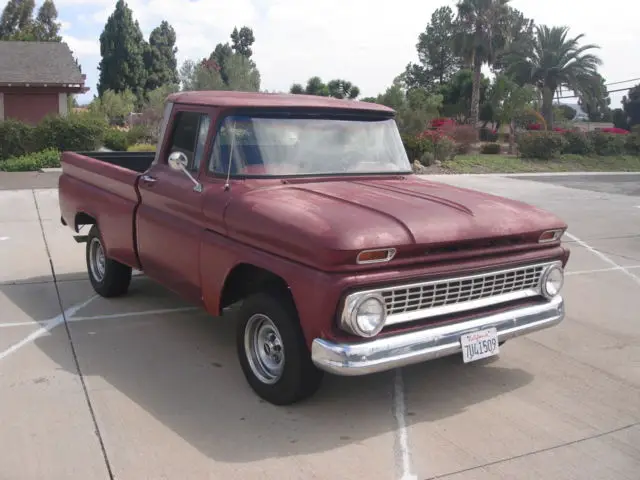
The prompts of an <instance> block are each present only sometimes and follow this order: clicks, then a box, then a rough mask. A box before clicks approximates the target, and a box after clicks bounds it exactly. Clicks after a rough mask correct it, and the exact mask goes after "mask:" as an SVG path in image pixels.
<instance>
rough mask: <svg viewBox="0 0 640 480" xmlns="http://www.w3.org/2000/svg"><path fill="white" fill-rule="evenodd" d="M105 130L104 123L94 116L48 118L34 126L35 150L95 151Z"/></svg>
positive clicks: (75, 115)
mask: <svg viewBox="0 0 640 480" xmlns="http://www.w3.org/2000/svg"><path fill="white" fill-rule="evenodd" d="M106 130H107V124H106V122H105V121H104V120H103V119H102V118H100V117H97V116H95V115H89V114H69V115H68V116H66V117H59V116H49V117H47V118H45V119H43V120H42V121H41V122H40V123H39V124H38V126H36V129H35V135H36V140H37V141H36V143H37V149H38V150H44V149H47V148H55V149H57V150H60V151H64V150H75V151H87V150H95V149H97V148H98V147H100V146H101V144H102V142H103V140H104V135H105V132H106Z"/></svg>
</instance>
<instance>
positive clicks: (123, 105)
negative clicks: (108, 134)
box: [89, 90, 137, 125]
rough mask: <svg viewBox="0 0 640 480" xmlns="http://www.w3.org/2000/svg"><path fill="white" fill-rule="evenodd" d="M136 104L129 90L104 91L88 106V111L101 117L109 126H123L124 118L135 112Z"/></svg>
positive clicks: (134, 97)
mask: <svg viewBox="0 0 640 480" xmlns="http://www.w3.org/2000/svg"><path fill="white" fill-rule="evenodd" d="M136 102H137V98H136V96H135V94H134V93H133V92H132V91H131V90H124V91H122V92H115V91H113V90H106V91H105V92H103V93H102V95H101V96H100V97H97V98H94V100H93V101H92V102H91V103H90V104H89V111H90V112H91V113H94V114H96V115H101V116H103V117H104V118H105V119H106V120H107V121H108V122H109V123H110V124H111V125H124V123H125V120H126V117H127V116H128V115H129V114H130V113H132V112H133V111H134V110H135V108H136Z"/></svg>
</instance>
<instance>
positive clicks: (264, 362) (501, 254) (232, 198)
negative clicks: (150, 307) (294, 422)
mask: <svg viewBox="0 0 640 480" xmlns="http://www.w3.org/2000/svg"><path fill="white" fill-rule="evenodd" d="M394 114H395V112H394V111H393V110H391V109H389V108H387V107H384V106H381V105H376V104H372V103H366V102H356V101H349V100H337V99H329V98H322V97H314V96H306V95H280V94H264V93H243V92H180V93H176V94H173V95H171V96H169V97H168V99H167V103H166V108H165V113H164V118H163V121H162V125H161V129H160V138H159V141H158V145H157V150H156V152H155V153H151V154H139V155H138V156H137V157H135V156H132V155H131V154H126V153H125V152H122V153H121V154H119V153H115V152H114V153H112V154H109V155H104V154H103V155H101V154H97V153H95V152H84V153H76V152H64V153H63V156H62V167H63V173H62V175H61V177H60V181H59V182H60V183H59V196H60V197H59V199H60V209H61V212H62V219H61V220H62V222H63V223H64V224H65V225H68V226H70V227H71V228H72V229H74V230H75V231H76V232H79V229H80V227H81V226H83V225H90V226H91V229H90V231H89V234H88V235H87V236H86V238H84V237H83V240H86V242H87V249H86V261H87V269H88V272H89V278H90V281H91V283H92V285H93V287H94V289H95V290H96V291H97V292H98V293H99V294H101V295H103V296H105V297H113V296H118V295H123V294H125V293H126V292H127V289H128V286H129V282H130V279H131V271H132V269H138V270H141V271H143V272H144V274H145V275H147V276H148V277H149V278H150V279H151V280H153V281H155V282H158V283H160V284H162V285H164V286H165V287H166V288H168V289H170V290H172V291H174V292H176V293H177V294H179V295H180V296H181V297H183V298H184V299H186V300H188V301H190V302H192V303H193V304H195V305H198V306H200V307H202V308H204V309H206V310H207V311H208V312H209V313H211V314H212V315H213V316H216V317H218V316H221V318H222V321H235V322H236V324H237V339H236V344H237V351H238V358H239V362H240V365H241V367H242V370H243V372H244V375H245V377H246V379H247V381H248V383H249V385H250V386H251V388H253V390H254V391H255V392H256V393H257V394H258V395H259V396H261V397H262V398H264V399H266V400H268V401H269V402H272V403H274V404H278V405H283V404H290V403H293V402H296V401H300V400H302V399H304V398H307V397H309V396H310V395H312V394H313V393H314V392H315V391H316V390H317V389H318V388H319V386H320V384H321V380H322V377H323V375H324V374H325V373H327V372H328V373H331V374H337V375H364V374H371V373H375V372H380V371H385V370H389V369H393V368H398V367H402V366H405V365H409V364H413V363H417V362H423V361H427V360H430V359H434V358H438V357H441V356H446V355H461V356H462V359H463V361H464V362H471V361H475V360H479V359H482V358H486V357H488V356H492V355H497V354H498V353H499V351H500V345H502V344H503V343H504V341H506V340H508V339H510V338H513V337H516V336H519V335H524V334H527V333H530V332H533V331H536V330H539V329H542V328H548V327H551V326H553V325H556V324H558V323H559V322H561V321H562V319H563V318H564V302H563V299H562V296H561V288H562V283H563V269H564V267H565V265H566V263H567V261H568V259H569V251H568V249H566V248H565V247H564V246H563V245H562V244H561V237H562V235H563V233H564V231H565V230H566V228H567V225H566V224H565V223H564V222H563V221H562V220H560V219H559V218H557V217H556V216H554V215H552V214H551V213H549V212H545V211H542V210H540V209H537V208H535V207H532V206H530V205H526V204H523V203H520V202H516V201H514V200H509V199H506V198H501V197H497V196H493V195H488V194H485V193H480V192H476V191H472V190H467V189H461V188H456V187H453V186H449V185H444V184H440V183H437V182H433V181H429V180H427V179H425V178H422V177H420V176H417V175H415V174H414V173H413V172H412V169H411V165H410V162H409V159H408V158H407V155H406V152H405V150H404V148H403V145H402V141H401V139H400V135H399V132H398V129H397V126H396V123H395V119H394ZM230 306H237V309H234V314H233V316H231V315H222V314H223V312H225V311H226V309H227V307H230ZM227 317H229V318H227Z"/></svg>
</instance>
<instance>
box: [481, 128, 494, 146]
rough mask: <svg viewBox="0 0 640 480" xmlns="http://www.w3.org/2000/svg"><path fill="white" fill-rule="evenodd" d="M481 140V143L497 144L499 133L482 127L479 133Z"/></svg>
mask: <svg viewBox="0 0 640 480" xmlns="http://www.w3.org/2000/svg"><path fill="white" fill-rule="evenodd" d="M479 139H480V141H481V142H497V141H498V131H497V130H491V129H489V128H486V127H482V128H481V129H480V131H479Z"/></svg>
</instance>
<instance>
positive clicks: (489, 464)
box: [425, 422, 640, 480]
mask: <svg viewBox="0 0 640 480" xmlns="http://www.w3.org/2000/svg"><path fill="white" fill-rule="evenodd" d="M638 425H640V422H635V423H631V424H629V425H625V426H623V427H618V428H614V429H613V430H607V431H606V432H600V433H596V434H594V435H590V436H588V437H584V438H578V439H576V440H571V441H569V442H564V443H559V444H557V445H553V446H551V447H547V448H540V449H538V450H533V451H531V452H527V453H522V454H520V455H513V456H511V457H508V458H501V459H500V460H494V461H493V462H487V463H483V464H482V465H475V466H473V467H469V468H463V469H462V470H456V471H453V472H448V473H443V474H442V475H435V476H432V477H427V478H426V479H425V480H435V479H439V478H447V477H450V476H452V475H457V474H459V473H466V472H472V471H474V470H478V469H480V468H485V467H492V466H494V465H499V464H501V463H506V462H510V461H511V460H518V459H520V458H526V457H530V456H532V455H537V454H539V453H545V452H550V451H553V450H557V449H559V448H563V447H570V446H571V445H577V444H579V443H582V442H586V441H589V440H595V439H596V438H601V437H606V436H607V435H611V434H613V433H618V432H622V431H624V430H628V429H630V428H633V427H637V426H638Z"/></svg>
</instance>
